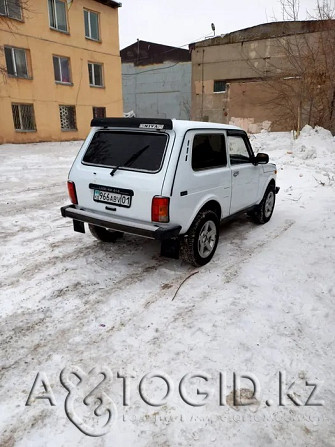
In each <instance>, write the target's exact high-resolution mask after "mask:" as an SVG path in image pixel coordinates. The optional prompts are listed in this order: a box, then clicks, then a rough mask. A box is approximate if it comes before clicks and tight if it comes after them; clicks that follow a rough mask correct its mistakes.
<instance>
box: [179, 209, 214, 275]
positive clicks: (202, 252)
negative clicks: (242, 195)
mask: <svg viewBox="0 0 335 447" xmlns="http://www.w3.org/2000/svg"><path fill="white" fill-rule="evenodd" d="M218 241H219V219H218V216H217V215H216V214H215V213H214V212H213V211H210V210H205V211H202V212H200V213H199V214H198V215H197V217H196V218H195V220H194V222H193V224H192V225H191V228H190V229H189V231H188V234H187V235H186V236H185V238H184V239H183V241H182V246H181V255H182V258H183V259H184V260H185V261H186V262H189V263H190V264H193V265H194V266H196V267H197V266H202V265H205V264H207V263H208V262H209V261H210V260H211V259H212V257H213V256H214V253H215V250H216V247H217V245H218Z"/></svg>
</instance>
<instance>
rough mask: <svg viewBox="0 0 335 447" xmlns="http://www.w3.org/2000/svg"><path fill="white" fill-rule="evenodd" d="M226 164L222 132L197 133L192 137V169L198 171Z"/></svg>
mask: <svg viewBox="0 0 335 447" xmlns="http://www.w3.org/2000/svg"><path fill="white" fill-rule="evenodd" d="M223 166H227V154H226V142H225V136H224V135H222V134H197V135H195V136H194V139H193V147H192V169H193V170H194V171H200V170H202V169H211V168H217V167H223Z"/></svg>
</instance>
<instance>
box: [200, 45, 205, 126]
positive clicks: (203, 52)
mask: <svg viewBox="0 0 335 447" xmlns="http://www.w3.org/2000/svg"><path fill="white" fill-rule="evenodd" d="M204 59H205V49H204V48H203V49H202V62H201V115H200V116H201V121H203V118H204V90H205V85H204Z"/></svg>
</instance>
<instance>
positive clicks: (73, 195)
mask: <svg viewBox="0 0 335 447" xmlns="http://www.w3.org/2000/svg"><path fill="white" fill-rule="evenodd" d="M67 189H68V191H69V196H70V199H71V202H72V203H73V204H74V205H78V199H77V193H76V185H75V184H74V183H73V182H70V181H68V182H67Z"/></svg>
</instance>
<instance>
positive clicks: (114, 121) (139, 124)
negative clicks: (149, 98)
mask: <svg viewBox="0 0 335 447" xmlns="http://www.w3.org/2000/svg"><path fill="white" fill-rule="evenodd" d="M91 127H132V128H137V129H158V130H160V129H173V123H172V120H171V119H163V118H93V119H92V121H91Z"/></svg>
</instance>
